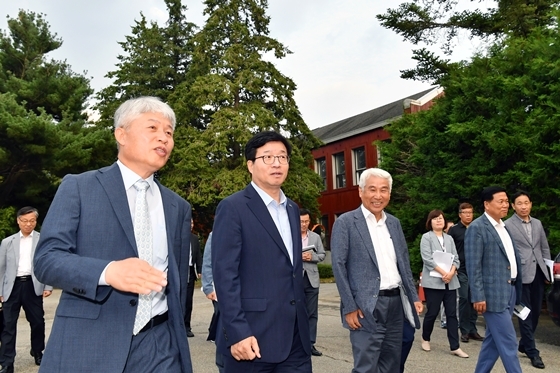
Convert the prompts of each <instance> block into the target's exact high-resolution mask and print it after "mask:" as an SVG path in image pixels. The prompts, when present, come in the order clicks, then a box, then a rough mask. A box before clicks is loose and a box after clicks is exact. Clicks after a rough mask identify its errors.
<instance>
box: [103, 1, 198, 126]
mask: <svg viewBox="0 0 560 373" xmlns="http://www.w3.org/2000/svg"><path fill="white" fill-rule="evenodd" d="M165 4H166V5H167V11H168V16H169V18H168V20H167V23H166V25H165V26H164V27H160V26H159V25H158V24H157V23H156V22H148V21H147V20H146V17H145V16H144V15H143V14H142V13H141V14H140V20H139V21H135V25H134V26H133V27H132V35H130V36H126V41H125V42H120V43H119V44H120V45H121V47H122V48H123V51H124V54H122V55H119V56H118V57H117V58H118V60H119V61H120V62H119V63H118V64H117V70H114V71H111V72H109V73H108V74H107V75H106V77H108V78H111V79H113V83H112V84H111V85H110V86H109V87H107V88H105V89H103V90H102V91H101V92H99V93H98V95H97V99H98V100H99V104H98V105H97V109H98V110H99V111H100V113H101V119H102V121H101V123H100V124H101V125H104V126H106V127H111V126H112V125H113V123H112V118H113V114H114V113H115V110H116V109H117V108H118V106H119V105H120V104H121V103H123V102H124V101H126V100H128V99H130V98H134V97H139V96H156V97H159V98H161V99H162V100H163V101H168V99H169V95H170V94H171V93H172V92H173V91H174V90H175V89H176V88H177V87H178V86H179V84H181V83H182V82H183V81H184V80H185V79H186V72H187V71H188V70H189V66H190V63H191V58H192V56H191V55H192V45H191V44H190V39H191V38H192V34H193V32H194V30H195V29H196V26H195V25H194V24H193V23H190V22H187V20H186V17H185V12H186V10H187V8H186V6H184V5H181V1H180V0H165Z"/></svg>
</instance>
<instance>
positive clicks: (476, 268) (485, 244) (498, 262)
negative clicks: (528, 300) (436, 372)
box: [465, 186, 521, 373]
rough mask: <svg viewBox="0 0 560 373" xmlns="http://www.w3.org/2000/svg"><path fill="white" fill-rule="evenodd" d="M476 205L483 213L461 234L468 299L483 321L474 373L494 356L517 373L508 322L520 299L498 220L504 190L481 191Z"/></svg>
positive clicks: (513, 257) (511, 253)
mask: <svg viewBox="0 0 560 373" xmlns="http://www.w3.org/2000/svg"><path fill="white" fill-rule="evenodd" d="M482 201H483V203H484V214H483V215H482V216H480V217H479V218H478V219H476V220H474V221H473V222H472V223H471V224H470V225H469V229H467V232H466V234H465V256H466V260H467V274H468V276H469V285H470V288H471V300H472V302H473V306H474V309H475V310H476V311H477V312H478V313H479V314H482V315H483V316H484V319H485V320H486V336H485V338H484V341H483V342H482V346H481V348H480V354H479V355H478V362H477V364H476V369H475V372H476V373H487V372H490V371H491V370H492V367H493V366H494V364H495V363H496V360H497V359H498V357H500V358H501V359H502V363H503V364H504V367H505V369H506V372H508V373H521V366H520V364H519V359H518V357H517V352H516V347H517V337H516V335H515V329H514V327H513V323H512V321H511V316H512V314H513V308H514V306H515V305H516V304H517V303H519V301H517V300H518V299H519V300H521V263H520V261H519V255H518V252H517V249H516V248H515V244H514V242H513V241H512V239H511V236H510V234H509V233H508V230H507V229H506V226H505V224H504V222H503V221H502V218H503V217H505V216H506V215H507V213H508V208H509V202H508V196H507V194H506V191H505V189H504V188H501V187H498V186H492V187H487V188H485V189H484V190H483V191H482Z"/></svg>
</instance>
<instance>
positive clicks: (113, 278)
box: [105, 258, 167, 294]
mask: <svg viewBox="0 0 560 373" xmlns="http://www.w3.org/2000/svg"><path fill="white" fill-rule="evenodd" d="M105 281H106V282H107V284H109V285H110V286H112V287H113V288H115V289H117V290H121V291H128V292H131V293H136V294H150V293H151V292H152V291H155V292H159V291H161V290H162V289H163V287H164V286H166V285H167V275H166V273H165V272H162V271H160V270H158V269H156V268H154V267H152V266H151V265H149V264H148V262H146V261H145V260H142V259H139V258H128V259H124V260H118V261H115V262H112V263H111V264H109V265H108V266H107V270H106V271H105Z"/></svg>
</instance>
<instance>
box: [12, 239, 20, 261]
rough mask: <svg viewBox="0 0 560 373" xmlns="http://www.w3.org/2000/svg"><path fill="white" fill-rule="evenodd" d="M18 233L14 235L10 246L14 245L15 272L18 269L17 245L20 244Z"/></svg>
mask: <svg viewBox="0 0 560 373" xmlns="http://www.w3.org/2000/svg"><path fill="white" fill-rule="evenodd" d="M19 234H20V232H17V233H16V234H15V237H14V240H13V241H12V245H14V255H15V261H16V271H17V269H18V268H19V245H20V242H21V239H20V236H19Z"/></svg>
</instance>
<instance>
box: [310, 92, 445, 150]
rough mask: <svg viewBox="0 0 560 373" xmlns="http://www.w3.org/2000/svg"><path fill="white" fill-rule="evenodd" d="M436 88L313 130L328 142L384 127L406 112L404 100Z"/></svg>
mask: <svg viewBox="0 0 560 373" xmlns="http://www.w3.org/2000/svg"><path fill="white" fill-rule="evenodd" d="M434 89H436V88H435V87H432V88H430V89H427V90H425V91H422V92H418V93H416V94H413V95H411V96H407V97H404V98H401V99H400V100H397V101H394V102H391V103H390V104H386V105H383V106H380V107H378V108H375V109H373V110H370V111H366V112H365V113H362V114H358V115H354V116H353V117H350V118H346V119H342V120H339V121H338V122H334V123H332V124H329V125H326V126H324V127H320V128H315V129H314V130H313V131H312V132H313V134H314V135H315V136H317V137H318V138H319V139H320V140H321V141H323V142H324V143H325V144H328V143H330V142H333V141H337V140H341V139H344V138H347V137H350V136H354V135H357V134H360V133H363V132H367V131H371V130H373V129H375V128H379V127H383V126H385V125H386V124H388V123H389V122H390V120H391V119H394V118H397V117H400V116H402V115H403V114H404V100H406V99H411V100H418V99H420V98H422V97H423V96H424V95H426V94H427V93H429V92H431V91H433V90H434Z"/></svg>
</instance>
